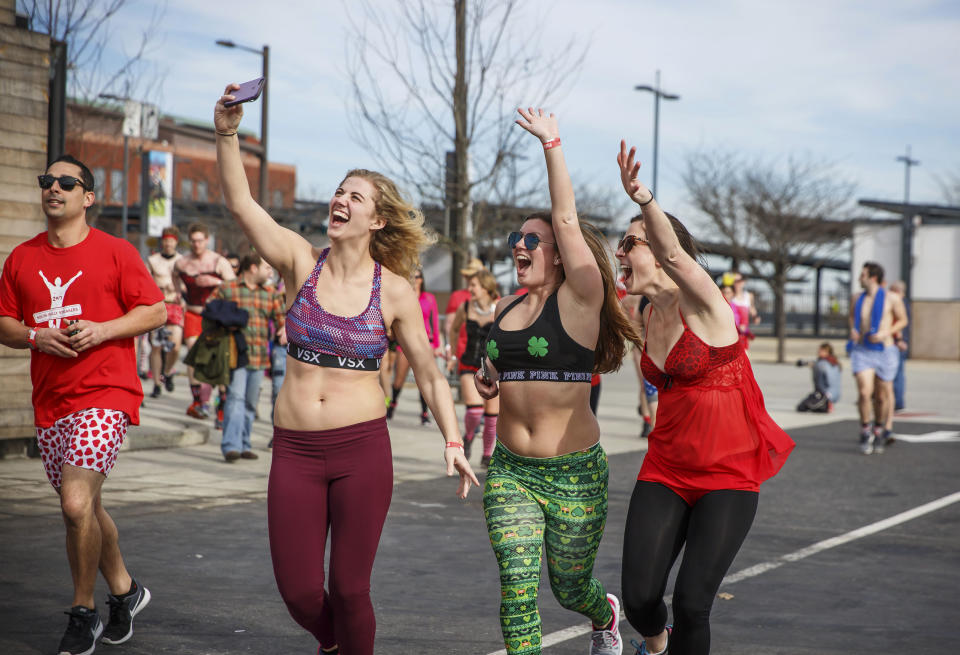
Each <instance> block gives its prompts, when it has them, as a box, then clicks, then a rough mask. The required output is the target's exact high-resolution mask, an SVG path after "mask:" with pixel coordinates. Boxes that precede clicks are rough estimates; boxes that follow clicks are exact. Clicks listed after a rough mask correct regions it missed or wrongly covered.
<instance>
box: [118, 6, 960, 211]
mask: <svg viewBox="0 0 960 655" xmlns="http://www.w3.org/2000/svg"><path fill="white" fill-rule="evenodd" d="M374 4H375V5H379V4H383V5H384V6H388V7H389V6H392V4H393V3H391V2H387V1H382V2H380V3H377V2H374ZM443 4H449V3H443ZM438 6H440V3H438ZM523 6H524V7H525V9H524V10H523V11H522V12H521V13H520V14H519V15H518V16H517V17H516V19H515V20H516V21H517V27H518V28H519V29H520V30H521V31H523V30H536V31H538V32H539V34H540V39H541V44H542V47H543V49H545V50H548V51H549V50H550V49H551V48H556V47H559V46H560V45H562V44H563V43H565V42H566V41H568V40H569V39H570V38H571V37H573V38H575V39H576V40H577V41H578V42H581V43H584V42H588V43H589V44H590V45H589V51H588V52H587V56H586V60H585V62H584V65H583V68H582V69H581V72H580V74H579V76H578V77H577V78H576V80H575V81H574V82H573V84H572V85H571V89H570V91H569V92H568V93H567V94H566V95H565V96H564V97H563V98H561V99H560V100H559V101H557V102H555V103H554V104H553V105H552V106H550V107H549V109H550V110H552V111H555V112H556V113H557V115H558V116H559V118H560V127H561V134H562V136H563V142H564V150H565V153H566V156H567V160H568V165H569V167H570V170H571V172H572V173H573V175H574V176H575V178H576V180H578V181H580V182H582V183H585V184H589V185H591V186H593V187H594V188H599V189H602V190H606V189H609V190H610V192H611V193H617V194H619V193H622V192H621V191H620V188H619V182H618V178H617V171H616V164H615V160H614V157H615V153H616V149H617V145H618V142H619V139H620V138H621V137H624V138H627V139H628V142H631V143H634V144H636V145H637V146H638V148H639V152H640V157H641V159H642V160H644V161H647V162H649V161H650V159H651V150H652V130H653V101H652V96H651V95H650V94H648V93H638V92H636V91H634V90H633V87H634V85H636V84H653V80H654V74H655V71H656V70H657V69H660V70H661V76H662V79H661V82H662V85H663V88H664V89H666V90H667V91H670V92H672V93H677V94H679V95H680V96H681V99H680V100H679V101H677V102H668V103H663V104H661V114H660V160H659V169H660V170H659V174H658V175H659V187H660V188H659V192H658V195H659V196H660V200H661V204H663V205H664V206H666V207H668V208H672V209H676V210H677V213H678V214H680V215H681V216H683V212H684V209H685V207H686V203H687V200H686V197H685V193H684V189H683V186H682V182H681V179H680V176H681V172H682V170H683V167H684V157H685V156H686V155H687V154H688V153H690V152H691V151H694V150H696V149H699V148H707V149H711V148H724V149H728V150H735V151H739V152H741V153H743V154H744V155H745V156H747V157H748V158H761V159H764V160H767V161H782V160H785V159H786V158H787V157H788V156H801V157H809V158H811V159H813V160H817V161H831V162H833V163H834V164H835V170H836V171H837V172H838V173H839V174H840V175H842V176H843V177H845V178H847V179H849V180H851V181H853V182H855V183H856V184H857V194H856V196H857V197H858V198H863V197H869V198H881V199H889V200H895V201H897V200H901V199H902V198H903V177H904V175H903V174H904V169H903V165H902V164H900V163H898V162H896V161H895V160H896V157H897V156H898V155H901V154H903V153H904V151H905V148H906V146H907V144H910V145H911V146H912V149H913V157H914V158H916V159H919V160H920V161H921V165H920V166H918V167H915V168H913V171H912V175H911V200H913V201H915V202H930V203H943V202H944V197H943V194H942V191H941V189H940V187H939V185H938V182H937V178H938V176H939V177H940V178H943V177H944V176H947V175H950V174H951V173H952V174H954V175H957V176H960V66H958V62H960V4H958V3H956V2H954V1H950V0H945V1H940V2H938V1H933V0H930V1H925V0H899V1H893V0H879V1H874V2H866V1H848V0H833V1H830V0H807V1H805V2H762V1H759V0H739V1H737V0H733V1H722V2H707V1H701V0H692V1H689V2H652V1H637V0H595V1H593V2H589V3H587V2H582V0H580V1H577V0H550V1H547V0H533V1H531V2H529V3H524V5H523ZM152 7H153V3H149V2H139V3H135V4H131V5H130V6H129V7H128V8H126V9H124V11H123V12H122V13H121V14H119V15H118V16H117V17H116V19H115V22H114V25H113V30H114V35H115V41H114V42H115V43H116V44H117V46H118V47H123V46H124V43H125V42H126V41H127V40H128V39H132V38H133V37H125V36H124V35H125V34H132V35H136V34H137V32H138V30H142V27H143V25H144V23H145V21H146V20H147V19H148V18H149V15H150V13H151V11H152ZM350 34H351V31H350V25H349V22H348V19H347V15H346V10H345V8H344V4H343V3H341V2H339V1H333V2H330V1H326V0H321V1H318V0H286V1H285V2H282V3H265V2H262V1H252V0H236V1H234V2H229V3H227V2H221V1H219V0H214V1H212V2H209V3H196V2H193V1H192V0H167V3H166V13H165V18H164V21H163V23H162V24H161V27H160V31H159V33H158V34H157V35H156V41H155V47H154V49H153V50H152V51H151V53H150V54H149V58H150V59H151V60H152V61H153V62H155V63H156V65H157V67H158V68H159V69H160V70H161V71H162V72H163V74H162V76H161V80H162V81H161V84H160V86H159V87H158V88H157V89H155V92H154V93H152V94H151V95H155V96H156V97H155V98H151V99H155V100H159V103H160V105H161V109H162V111H163V112H165V113H169V114H174V115H178V116H184V117H189V118H193V119H205V118H207V117H210V116H211V115H212V109H213V104H214V102H215V101H216V99H217V97H218V96H219V94H220V92H221V91H222V88H223V86H224V85H225V84H226V83H227V82H229V81H245V80H248V79H251V78H253V77H256V76H258V74H259V71H260V58H259V57H258V56H257V55H254V54H250V53H245V52H242V51H238V50H230V49H226V48H222V47H219V46H216V45H215V44H214V41H215V40H216V39H222V38H226V39H232V40H234V41H236V42H237V43H242V44H245V45H249V46H254V47H259V46H261V45H263V44H269V45H270V48H271V89H270V91H271V94H272V95H271V100H270V119H271V120H270V150H271V159H273V160H276V161H280V162H286V163H291V164H295V165H296V166H297V174H298V192H299V193H300V194H301V195H305V196H311V197H319V198H326V197H328V196H329V195H330V194H331V193H332V191H333V189H334V188H335V186H336V184H337V183H338V182H339V181H340V179H341V177H342V175H343V173H344V172H345V171H346V170H348V169H349V168H351V167H354V166H357V165H365V166H371V165H372V163H373V161H372V157H371V156H370V155H369V154H367V153H366V152H365V151H363V150H362V149H361V148H360V146H359V145H357V144H356V143H355V142H354V141H352V140H351V138H350V136H349V130H348V112H349V111H350V106H349V104H348V96H349V84H348V82H347V79H346V73H345V69H346V66H345V59H344V57H345V51H346V47H347V45H348V44H347V39H348V38H349V36H350ZM130 43H131V44H132V40H130ZM127 47H131V46H127ZM523 102H524V104H526V103H527V102H528V100H524V101H523ZM247 107H248V109H247V114H246V117H245V118H244V126H245V127H246V128H248V129H252V130H254V131H258V130H259V120H260V117H259V107H258V106H257V104H252V105H247ZM516 129H519V128H516ZM528 154H530V155H537V154H538V153H537V147H536V143H535V142H531V144H530V153H528ZM536 161H538V160H537V159H535V158H533V157H531V159H530V162H531V164H533V163H534V162H536ZM385 172H387V173H388V174H389V173H390V171H385ZM647 175H648V177H647V179H648V180H649V169H647ZM863 213H864V214H868V213H869V212H868V211H867V210H863Z"/></svg>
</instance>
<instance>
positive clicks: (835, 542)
mask: <svg viewBox="0 0 960 655" xmlns="http://www.w3.org/2000/svg"><path fill="white" fill-rule="evenodd" d="M898 437H899V435H898ZM956 502H960V491H957V492H955V493H952V494H950V495H948V496H944V497H943V498H938V499H937V500H933V501H930V502H929V503H925V504H923V505H920V506H918V507H914V508H913V509H908V510H907V511H905V512H900V513H899V514H894V515H893V516H891V517H889V518H885V519H883V520H881V521H877V522H876V523H871V524H870V525H865V526H863V527H862V528H857V529H856V530H851V531H850V532H847V533H846V534H842V535H839V536H837V537H831V538H830V539H824V540H823V541H818V542H817V543H815V544H813V545H811V546H807V547H806V548H801V549H800V550H795V551H793V552H792V553H787V554H786V555H781V556H780V557H778V558H776V559H773V560H769V561H767V562H762V563H760V564H755V565H754V566H750V567H747V568H745V569H743V570H742V571H738V572H736V573H732V574H730V575H728V576H726V577H725V578H724V579H723V582H722V583H721V584H720V586H721V587H723V585H728V584H733V583H734V582H740V581H741V580H746V579H747V578H754V577H756V576H758V575H760V574H761V573H766V572H767V571H772V570H773V569H776V568H779V567H781V566H783V565H784V564H787V563H788V562H799V561H800V560H802V559H806V558H807V557H810V556H811V555H816V554H817V553H820V552H823V551H825V550H829V549H830V548H836V547H837V546H842V545H843V544H846V543H850V542H851V541H856V540H857V539H862V538H863V537H868V536H870V535H872V534H876V533H877V532H882V531H883V530H886V529H888V528H892V527H893V526H895V525H899V524H901V523H906V522H907V521H911V520H913V519H915V518H918V517H921V516H923V515H924V514H929V513H930V512H935V511H937V510H938V509H943V508H944V507H947V506H948V505H952V504H953V503H956ZM664 600H665V601H666V602H667V603H669V602H670V596H667V597H666V598H665V599H664ZM591 631H592V628H591V626H590V624H586V625H576V626H572V627H570V628H565V629H563V630H558V631H557V632H551V633H550V634H548V635H544V636H543V648H547V647H548V646H553V645H554V644H559V643H561V642H563V641H567V640H568V639H573V638H575V637H579V636H580V635H585V634H587V633H589V632H591ZM488 655H507V651H506V650H505V649H501V650H497V651H494V652H492V653H489V654H488Z"/></svg>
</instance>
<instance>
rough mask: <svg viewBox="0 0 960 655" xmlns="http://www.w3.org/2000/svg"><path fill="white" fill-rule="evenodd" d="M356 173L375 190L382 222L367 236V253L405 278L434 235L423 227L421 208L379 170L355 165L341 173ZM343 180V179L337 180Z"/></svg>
mask: <svg viewBox="0 0 960 655" xmlns="http://www.w3.org/2000/svg"><path fill="white" fill-rule="evenodd" d="M348 177H360V178H363V179H364V180H366V181H367V182H369V183H370V184H372V185H373V187H374V188H375V189H376V190H377V193H376V197H375V198H374V203H375V206H376V210H377V216H380V217H381V218H383V219H384V221H386V224H385V225H384V226H383V227H382V228H381V229H379V230H376V231H375V232H374V233H373V236H372V237H371V239H370V256H371V257H373V259H374V260H375V261H378V262H380V263H381V264H382V265H383V266H386V267H387V268H389V269H390V270H391V271H393V272H394V273H396V274H397V275H399V276H400V277H402V278H403V279H405V280H409V279H410V278H411V277H413V272H414V271H416V270H417V269H418V268H419V267H420V253H421V252H422V251H423V250H424V249H426V248H427V247H428V246H430V245H432V244H433V243H434V242H435V241H436V240H437V237H436V235H435V234H433V233H432V232H428V231H427V230H426V229H425V228H424V227H423V212H421V211H420V210H419V209H417V208H416V207H414V206H413V204H412V203H411V202H410V201H408V200H407V199H405V198H404V197H403V195H402V194H401V193H400V190H399V189H398V188H397V185H396V184H394V182H393V180H391V179H390V178H389V177H387V176H386V175H384V174H382V173H377V172H376V171H369V170H366V169H364V168H355V169H353V170H351V171H348V172H347V174H346V175H344V177H343V180H344V181H346V179H347V178H348ZM341 184H343V182H341Z"/></svg>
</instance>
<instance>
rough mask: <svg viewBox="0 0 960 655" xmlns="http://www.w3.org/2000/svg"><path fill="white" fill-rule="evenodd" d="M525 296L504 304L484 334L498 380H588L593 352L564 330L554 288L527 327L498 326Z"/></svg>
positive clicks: (591, 368) (488, 353) (488, 354)
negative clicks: (505, 305) (537, 314)
mask: <svg viewBox="0 0 960 655" xmlns="http://www.w3.org/2000/svg"><path fill="white" fill-rule="evenodd" d="M526 298H527V296H525V295H524V296H521V297H519V298H517V299H516V300H514V301H513V302H512V303H510V304H509V305H507V308H506V309H504V310H503V311H502V312H501V313H500V316H498V317H497V319H496V320H495V321H494V322H493V327H491V328H490V334H489V336H488V337H487V344H486V354H487V357H489V358H490V361H491V362H492V363H493V365H494V367H495V368H496V369H497V371H498V372H499V374H500V381H501V382H521V381H528V380H529V381H536V380H545V381H552V382H590V376H591V374H592V373H593V358H594V351H593V350H590V349H589V348H584V347H583V346H581V345H580V344H579V343H577V342H576V341H574V340H573V339H572V338H570V335H568V334H567V333H566V331H565V330H564V329H563V324H562V323H561V322H560V309H559V307H558V306H557V292H556V291H554V292H553V293H552V294H550V296H549V297H548V298H547V302H545V303H544V305H543V311H542V312H540V316H538V317H537V320H535V321H534V322H533V325H531V326H530V327H528V328H525V329H523V330H504V329H503V328H501V327H500V321H502V320H503V317H504V316H506V315H507V312H509V311H510V310H511V309H513V308H514V307H516V306H517V305H519V304H520V303H521V302H523V301H524V299H526Z"/></svg>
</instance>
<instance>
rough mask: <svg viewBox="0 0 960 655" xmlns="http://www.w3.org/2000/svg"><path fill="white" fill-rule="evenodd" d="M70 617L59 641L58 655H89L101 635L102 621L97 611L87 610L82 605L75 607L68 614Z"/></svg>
mask: <svg viewBox="0 0 960 655" xmlns="http://www.w3.org/2000/svg"><path fill="white" fill-rule="evenodd" d="M64 614H66V615H67V616H69V617H70V622H69V623H68V624H67V631H66V632H65V633H63V639H61V640H60V648H59V649H57V653H58V655H90V653H92V652H93V650H94V649H95V648H96V647H97V639H99V638H100V635H101V634H102V633H103V621H101V620H100V615H99V614H97V610H92V609H88V608H86V607H84V606H82V605H75V606H74V607H71V608H70V611H69V612H64Z"/></svg>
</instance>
